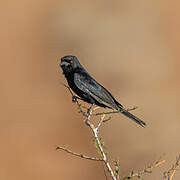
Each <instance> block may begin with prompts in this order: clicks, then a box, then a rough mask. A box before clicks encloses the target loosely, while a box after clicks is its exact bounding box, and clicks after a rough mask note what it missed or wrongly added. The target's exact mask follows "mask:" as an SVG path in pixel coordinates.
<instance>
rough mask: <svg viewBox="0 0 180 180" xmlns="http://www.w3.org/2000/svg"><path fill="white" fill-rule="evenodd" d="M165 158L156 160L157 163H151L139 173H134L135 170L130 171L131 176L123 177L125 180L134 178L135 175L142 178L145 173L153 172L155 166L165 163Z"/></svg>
mask: <svg viewBox="0 0 180 180" xmlns="http://www.w3.org/2000/svg"><path fill="white" fill-rule="evenodd" d="M164 162H165V160H158V161H156V162H155V163H153V164H151V165H149V166H148V167H147V168H145V169H143V170H141V171H139V172H137V173H134V172H133V171H132V172H131V173H130V175H129V176H125V177H123V180H126V179H132V178H134V177H138V178H140V177H141V176H142V175H144V174H147V173H152V169H153V168H155V167H158V166H160V165H161V164H162V163H164Z"/></svg>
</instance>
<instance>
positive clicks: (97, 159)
mask: <svg viewBox="0 0 180 180" xmlns="http://www.w3.org/2000/svg"><path fill="white" fill-rule="evenodd" d="M56 150H63V151H65V152H67V153H70V154H72V155H74V156H78V157H80V158H84V159H88V160H93V161H103V159H101V158H96V157H89V156H86V155H84V154H79V153H76V152H73V151H71V150H69V149H67V148H65V147H61V146H57V147H56Z"/></svg>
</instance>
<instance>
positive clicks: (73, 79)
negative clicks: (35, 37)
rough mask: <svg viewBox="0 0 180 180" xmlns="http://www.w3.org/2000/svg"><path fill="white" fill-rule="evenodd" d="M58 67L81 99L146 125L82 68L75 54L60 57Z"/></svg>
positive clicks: (143, 125)
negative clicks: (113, 110) (116, 111)
mask: <svg viewBox="0 0 180 180" xmlns="http://www.w3.org/2000/svg"><path fill="white" fill-rule="evenodd" d="M60 67H61V68H62V71H63V74H64V76H65V78H66V80H67V83H68V85H69V87H70V89H71V90H72V91H73V92H74V93H75V94H76V95H78V97H79V98H80V99H81V100H83V101H85V102H87V103H89V104H91V105H92V106H93V105H97V106H100V107H103V108H110V109H115V110H118V111H119V112H121V113H122V114H123V115H125V116H126V117H128V118H130V119H131V120H133V121H134V122H136V123H137V124H139V125H140V126H142V127H145V126H146V123H145V122H144V121H142V120H141V119H139V118H138V117H136V116H135V115H133V114H131V113H130V112H129V111H127V110H126V109H125V108H124V107H123V105H121V104H120V103H119V102H118V101H117V100H116V99H115V98H114V97H113V96H112V94H111V93H110V92H109V91H108V90H107V89H106V88H104V87H103V86H102V85H101V84H100V83H98V82H97V81H96V80H95V79H94V78H93V77H92V76H91V75H90V74H89V73H88V72H87V71H86V70H85V69H84V67H83V66H82V65H81V64H80V62H79V60H78V58H77V57H76V56H73V55H67V56H64V57H62V58H61V63H60Z"/></svg>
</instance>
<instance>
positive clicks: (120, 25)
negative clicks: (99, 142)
mask: <svg viewBox="0 0 180 180" xmlns="http://www.w3.org/2000/svg"><path fill="white" fill-rule="evenodd" d="M0 18H1V21H0V24H1V25H0V27H1V28H0V40H1V43H0V49H1V53H0V56H1V58H0V59H1V60H0V89H1V93H0V99H1V101H0V102H1V103H0V107H1V118H0V143H1V148H0V179H3V180H14V179H18V180H23V179H26V180H32V179H33V180H39V179H43V180H49V179H53V180H59V179H67V180H71V179H73V180H74V179H79V180H80V179H87V180H90V179H105V177H104V173H103V169H102V165H101V164H100V163H97V162H91V161H86V160H82V159H79V158H75V157H72V156H70V155H68V154H66V153H64V152H56V151H55V146H56V145H57V144H58V145H66V146H68V147H69V148H71V149H72V150H74V151H77V152H84V153H85V154H88V155H95V153H96V152H95V150H94V147H93V145H92V141H91V140H90V139H91V138H92V134H91V133H90V132H89V130H88V128H87V127H85V126H84V124H83V123H82V118H81V115H80V114H78V113H77V109H76V106H75V105H74V104H72V102H71V97H70V94H69V93H68V92H67V90H66V89H64V87H62V86H61V85H60V83H61V82H65V79H64V77H63V75H62V71H61V70H60V69H59V66H58V64H59V62H60V61H59V60H60V58H61V57H62V56H64V55H68V54H73V55H76V56H78V58H79V59H80V61H81V63H82V64H83V65H84V66H85V67H86V68H87V69H88V71H89V72H90V74H91V75H93V77H95V78H96V79H97V80H98V81H99V82H100V83H102V84H103V85H104V86H105V87H106V88H107V89H109V90H110V91H111V92H112V94H113V95H114V96H115V97H116V98H117V99H118V100H119V101H120V102H121V103H122V104H124V105H126V106H128V107H129V106H133V105H137V106H139V109H138V110H136V111H135V114H136V115H137V116H139V117H141V118H142V119H143V120H144V121H146V122H147V124H148V126H147V128H145V129H143V128H140V127H138V126H137V125H136V124H135V123H133V122H131V121H130V120H128V119H127V118H125V117H123V116H121V115H115V116H114V117H113V120H112V121H111V122H109V123H107V124H106V125H105V126H104V128H103V129H102V131H101V134H102V137H103V139H104V140H105V142H106V146H107V148H108V152H109V153H110V154H111V156H112V157H113V158H119V159H120V163H121V174H122V175H126V174H127V173H128V172H130V171H132V170H138V169H141V168H143V167H144V166H145V165H147V164H149V163H151V162H153V161H154V160H156V159H158V158H159V156H161V155H162V154H164V153H165V154H166V156H165V158H166V160H167V161H166V163H165V164H164V165H163V166H161V167H160V168H157V169H155V170H154V171H153V174H152V175H147V176H145V177H144V179H146V180H150V179H162V173H163V172H164V171H165V170H167V169H168V168H169V167H170V166H171V164H172V163H173V162H174V160H175V157H176V156H177V155H178V154H179V152H180V141H179V139H180V120H179V118H180V111H179V109H180V93H179V91H180V83H179V77H180V61H179V58H180V49H179V47H180V22H179V19H180V3H179V1H166V0H151V1H142V0H137V1H130V0H121V1H102V0H99V1H95V0H93V1H90V0H85V1H84V0H77V1H65V0H64V1H63V0H61V1H56V0H53V1H52V0H47V1H42V0H38V1H34V0H31V1H28V0H24V1H20V0H18V1H6V2H2V3H1V11H0ZM179 178H180V173H179V172H177V174H176V175H175V177H174V180H178V179H179Z"/></svg>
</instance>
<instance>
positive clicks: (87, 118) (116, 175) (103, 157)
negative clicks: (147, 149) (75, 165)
mask: <svg viewBox="0 0 180 180" xmlns="http://www.w3.org/2000/svg"><path fill="white" fill-rule="evenodd" d="M63 86H65V87H66V88H67V89H68V90H69V92H70V93H71V95H72V102H74V103H76V104H77V106H78V109H79V113H81V114H82V115H83V116H84V117H85V120H84V122H85V124H86V125H87V126H88V127H89V128H90V129H91V131H92V133H93V136H94V139H95V142H96V146H97V149H98V152H100V155H101V158H97V157H89V156H87V155H84V154H80V153H77V152H73V151H71V150H70V149H67V148H65V147H61V146H57V147H56V150H63V151H65V152H67V153H70V154H71V155H74V156H77V157H80V158H84V159H88V160H94V161H101V162H104V164H105V167H106V168H107V170H108V172H109V173H110V176H111V178H112V179H113V180H127V179H132V178H135V177H138V178H140V177H141V176H142V175H144V174H146V173H151V172H152V169H153V168H155V167H158V166H160V165H161V164H162V163H164V162H165V160H158V161H156V162H154V163H153V164H151V165H149V166H148V167H147V168H145V169H143V170H141V171H138V172H136V173H134V172H131V173H130V175H128V176H124V177H122V178H120V174H119V162H118V161H114V170H113V169H112V167H111V166H110V163H109V160H108V158H107V154H106V153H105V151H104V149H103V144H102V142H101V138H99V136H98V131H99V128H100V127H101V125H102V123H103V122H106V121H108V120H109V119H110V118H108V119H105V115H107V114H114V113H120V111H118V110H117V111H109V112H102V113H93V110H95V109H96V108H94V105H92V106H91V107H90V108H89V109H88V108H87V107H84V106H82V105H81V104H80V103H79V102H78V100H81V98H79V97H77V96H74V94H73V92H72V91H71V89H70V87H69V86H67V85H65V84H63ZM83 108H84V109H86V110H87V112H85V111H83ZM135 109H137V107H133V108H130V109H126V111H132V110H135ZM91 116H101V118H100V120H99V122H98V124H97V126H95V125H94V124H93V123H92V122H91V121H90V118H91ZM179 166H180V156H179V157H177V159H176V163H175V164H174V165H173V166H172V168H171V169H170V170H168V171H167V172H165V173H164V179H166V178H168V180H172V178H173V176H174V174H175V172H176V171H177V169H178V168H179ZM104 173H105V172H104ZM105 176H106V173H105ZM106 179H107V176H106Z"/></svg>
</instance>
